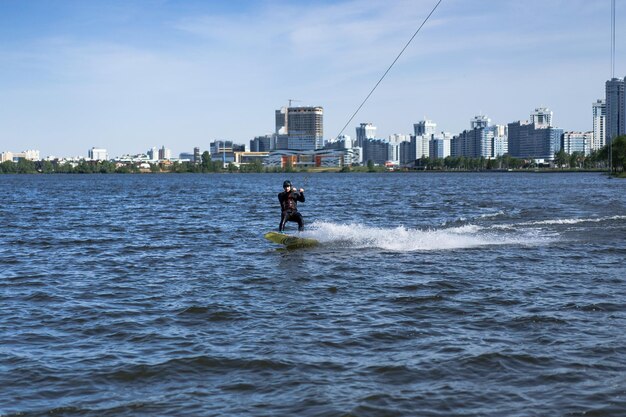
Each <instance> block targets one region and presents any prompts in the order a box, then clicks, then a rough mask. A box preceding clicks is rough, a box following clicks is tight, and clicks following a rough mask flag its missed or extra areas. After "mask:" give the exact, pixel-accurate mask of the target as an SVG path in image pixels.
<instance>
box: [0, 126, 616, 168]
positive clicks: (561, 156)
mask: <svg viewBox="0 0 626 417" xmlns="http://www.w3.org/2000/svg"><path fill="white" fill-rule="evenodd" d="M611 151H612V152H611V157H612V158H611V159H612V164H611V166H610V167H611V172H612V175H615V176H621V177H626V172H625V171H624V167H626V135H624V136H619V137H617V138H615V140H613V144H612V147H611ZM608 170H609V149H608V146H605V147H604V148H602V149H600V150H597V151H594V152H592V153H591V154H590V155H584V154H582V153H579V152H574V153H572V154H567V153H565V152H564V151H562V150H561V151H559V152H557V153H556V154H555V155H554V161H553V162H552V163H551V164H550V165H542V164H537V163H535V162H533V161H532V160H524V159H519V158H513V157H511V156H509V155H504V156H499V157H497V158H495V159H486V158H466V157H463V156H461V157H450V156H449V157H446V158H438V159H435V158H420V159H418V160H416V161H415V167H413V168H397V167H394V168H392V167H385V166H378V165H375V164H374V163H373V162H372V161H368V162H367V164H366V165H364V166H344V167H341V168H339V167H338V168H325V167H324V168H317V167H305V168H300V167H294V166H291V165H290V164H287V165H286V166H284V167H266V166H264V165H263V163H262V162H261V161H260V160H257V161H254V162H252V163H250V164H245V165H241V166H236V165H235V164H233V163H230V164H228V165H227V166H224V165H223V163H222V161H220V160H212V159H211V155H210V154H209V153H208V152H204V153H203V154H202V160H201V161H200V162H198V163H196V162H186V161H185V162H173V163H153V164H150V168H141V167H140V166H139V165H138V164H136V163H132V162H128V163H121V162H115V161H89V160H82V161H80V162H78V163H67V162H65V163H62V162H60V161H58V160H55V161H47V160H46V161H29V160H26V159H19V160H18V161H17V162H12V161H5V162H3V163H1V164H0V174H37V173H39V174H114V173H115V174H133V173H137V174H139V173H180V174H182V173H238V172H239V173H281V172H288V173H292V172H311V173H313V172H385V171H394V172H407V171H421V172H423V171H426V172H502V171H506V172H528V171H531V172H584V171H591V172H593V171H603V172H608Z"/></svg>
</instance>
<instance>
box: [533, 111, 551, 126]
mask: <svg viewBox="0 0 626 417" xmlns="http://www.w3.org/2000/svg"><path fill="white" fill-rule="evenodd" d="M530 122H531V123H534V124H535V129H545V128H548V127H552V111H551V110H550V109H549V108H547V107H538V108H536V109H535V111H534V112H532V113H531V114H530Z"/></svg>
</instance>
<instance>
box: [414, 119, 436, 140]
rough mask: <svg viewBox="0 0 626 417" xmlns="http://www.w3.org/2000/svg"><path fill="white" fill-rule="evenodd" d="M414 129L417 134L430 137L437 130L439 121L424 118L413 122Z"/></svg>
mask: <svg viewBox="0 0 626 417" xmlns="http://www.w3.org/2000/svg"><path fill="white" fill-rule="evenodd" d="M413 131H414V133H415V136H426V137H428V138H430V137H431V136H432V135H434V134H435V133H436V131H437V123H435V122H433V121H432V120H427V119H424V120H422V121H419V122H417V123H415V124H413Z"/></svg>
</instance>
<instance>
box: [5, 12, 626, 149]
mask: <svg viewBox="0 0 626 417" xmlns="http://www.w3.org/2000/svg"><path fill="white" fill-rule="evenodd" d="M237 3H238V4H236V5H230V4H221V2H219V4H204V2H195V1H189V2H185V3H184V4H182V5H181V4H176V5H175V4H173V3H171V2H156V1H130V2H122V1H113V2H106V3H105V2H90V3H87V4H84V3H79V2H70V1H61V2H55V3H54V4H51V3H47V2H40V1H33V2H28V3H27V4H26V3H23V2H3V3H0V37H1V39H2V40H3V42H2V46H0V63H1V64H2V65H0V85H1V86H2V90H3V94H2V95H0V144H1V145H2V146H0V152H1V151H9V150H10V151H15V152H19V151H23V150H26V149H38V150H40V152H41V154H42V156H43V155H47V154H65V155H83V154H85V153H86V151H87V149H90V148H92V147H103V148H106V149H107V150H108V152H109V154H111V155H115V154H123V153H135V152H144V151H145V150H146V149H147V148H148V147H152V146H162V145H165V146H167V147H168V148H170V149H172V152H173V154H174V155H177V154H179V153H181V152H186V151H190V150H192V149H193V148H194V147H195V146H200V147H208V144H209V143H210V142H212V141H214V140H216V139H220V138H222V139H227V140H232V141H234V142H235V143H240V144H246V143H248V142H249V140H250V139H252V138H254V137H256V136H260V135H264V134H268V133H272V132H273V130H274V111H275V110H276V109H277V108H279V107H281V106H286V105H287V103H288V100H289V99H292V100H298V101H296V102H295V104H294V105H310V106H318V105H319V106H322V107H324V109H325V111H324V125H325V127H324V137H325V138H326V139H333V138H334V137H335V136H336V135H337V134H338V133H339V130H340V129H341V127H342V126H343V125H344V124H345V122H346V121H347V119H348V118H349V116H350V115H351V114H352V112H353V111H354V110H355V109H356V107H357V105H358V104H359V103H360V102H361V100H362V99H363V98H364V96H365V95H366V94H367V92H368V91H369V90H370V89H371V87H372V86H373V84H374V82H375V81H376V80H377V79H378V78H379V77H380V75H381V74H382V72H383V71H384V69H385V68H386V67H387V66H388V65H389V63H390V62H391V60H392V59H393V58H394V57H395V55H396V54H397V53H398V52H399V50H400V49H401V47H402V46H403V45H404V43H405V42H406V41H407V40H408V38H409V37H410V35H411V34H412V33H413V32H414V31H415V29H416V28H417V27H418V26H419V24H421V22H422V21H423V19H424V18H425V17H426V15H427V14H428V12H429V11H430V10H431V9H432V7H433V6H434V4H435V1H418V2H407V1H398V2H393V3H389V4H380V3H378V2H374V1H340V2H331V1H321V2H316V3H315V4H314V5H310V4H309V5H297V6H293V5H291V4H290V3H288V2H279V1H248V2H243V3H242V2H237ZM625 10H626V9H625V8H624V7H623V6H622V5H621V4H617V14H616V27H617V34H616V38H617V39H618V42H617V44H616V63H615V76H616V77H620V78H623V77H624V76H625V75H626V62H625V60H624V57H625V55H626V53H625V51H626V50H625V45H624V44H623V42H619V39H620V27H623V26H624V23H626V21H625V18H624V15H625ZM268 22H274V23H276V24H275V25H274V24H268ZM609 41H610V2H609V1H603V2H592V3H591V4H588V3H587V2H584V1H571V2H567V3H563V2H557V1H542V2H539V1H531V2H526V3H524V5H523V6H521V5H519V4H518V3H517V2H512V1H503V2H498V3H491V2H472V5H471V6H470V5H468V4H466V3H464V2H460V1H443V2H442V4H441V5H440V7H439V8H438V10H437V11H436V13H435V14H434V15H433V16H432V18H431V20H429V22H428V23H427V24H426V25H425V26H424V28H423V29H422V31H421V32H420V34H419V35H418V36H417V37H416V38H415V40H414V41H413V43H412V44H411V45H410V47H409V48H408V49H407V50H406V52H405V54H404V55H403V56H402V58H401V59H400V60H399V61H398V62H397V64H396V66H395V67H394V68H393V69H392V71H391V72H390V73H389V75H388V77H387V78H386V79H385V80H384V81H383V83H382V84H381V85H380V87H379V89H378V90H377V91H376V92H375V93H374V95H373V96H372V97H371V98H370V100H369V101H368V103H367V104H366V105H365V106H364V108H363V109H362V110H361V112H360V113H359V114H358V115H357V117H356V118H355V119H354V120H353V122H352V123H351V124H350V125H349V126H348V128H347V129H346V131H344V132H343V133H344V134H347V135H350V136H352V137H354V136H355V127H357V126H359V124H360V123H361V122H372V123H373V124H374V125H375V126H376V127H377V129H378V136H380V137H388V136H390V135H392V134H396V133H399V134H406V133H411V132H412V130H413V124H414V123H416V122H418V121H420V120H423V119H424V118H427V119H429V120H434V121H435V122H436V123H437V126H438V130H445V131H448V132H451V133H453V134H457V133H459V132H462V131H463V130H465V129H467V127H468V126H469V121H470V120H471V118H472V117H473V116H474V115H478V114H485V115H487V116H489V118H490V119H491V120H492V121H493V122H494V123H498V124H507V123H509V122H512V121H515V120H525V119H527V118H528V110H529V109H533V108H536V107H541V106H547V107H550V108H551V109H552V110H554V111H555V114H556V117H555V121H554V124H555V125H556V126H558V127H562V128H564V129H566V130H577V131H589V130H592V129H593V126H592V111H591V107H592V103H594V102H595V101H596V100H597V99H602V98H604V83H605V82H606V80H607V79H609V78H610V56H609V53H610V50H609Z"/></svg>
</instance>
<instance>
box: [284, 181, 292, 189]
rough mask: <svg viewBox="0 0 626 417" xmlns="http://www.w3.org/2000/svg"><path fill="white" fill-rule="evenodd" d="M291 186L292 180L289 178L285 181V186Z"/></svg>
mask: <svg viewBox="0 0 626 417" xmlns="http://www.w3.org/2000/svg"><path fill="white" fill-rule="evenodd" d="M287 187H291V181H289V180H287V181H285V182H283V188H287Z"/></svg>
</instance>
